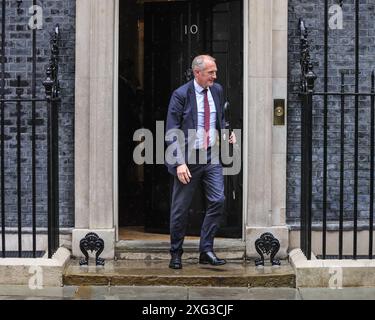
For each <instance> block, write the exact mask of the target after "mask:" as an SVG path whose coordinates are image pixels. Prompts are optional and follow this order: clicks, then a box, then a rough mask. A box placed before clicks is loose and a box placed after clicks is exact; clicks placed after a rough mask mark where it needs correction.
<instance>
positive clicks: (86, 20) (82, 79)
mask: <svg viewBox="0 0 375 320" xmlns="http://www.w3.org/2000/svg"><path fill="white" fill-rule="evenodd" d="M116 14H117V12H116V0H106V1H102V0H80V1H77V15H76V16H77V21H76V24H77V30H76V35H77V48H76V61H77V63H76V64H77V66H76V102H75V106H76V115H75V230H74V231H73V255H74V256H82V254H81V251H80V249H79V242H80V240H81V239H82V238H83V237H85V235H86V234H87V233H89V232H95V233H97V234H98V235H99V236H100V237H101V238H102V239H103V240H104V241H105V250H104V252H103V253H102V255H101V257H102V258H105V259H113V258H114V245H115V220H114V211H115V205H114V180H113V178H114V131H113V130H114V125H113V119H114V110H115V99H114V88H115V82H114V74H116V72H115V47H116V36H115V35H116V32H115V30H116V23H115V21H117V19H115V15H116Z"/></svg>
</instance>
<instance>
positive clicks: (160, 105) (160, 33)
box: [144, 0, 243, 237]
mask: <svg viewBox="0 0 375 320" xmlns="http://www.w3.org/2000/svg"><path fill="white" fill-rule="evenodd" d="M144 9H145V11H144V21H145V110H144V119H145V126H146V128H147V129H150V130H151V131H152V132H153V133H154V136H155V132H156V129H155V123H156V121H165V120H166V116H167V110H168V104H169V99H170V96H171V93H172V92H173V91H174V90H175V89H176V88H178V87H179V86H181V85H182V84H184V83H185V82H186V81H187V80H188V75H189V69H190V65H191V62H192V59H193V58H194V57H195V56H197V55H199V54H210V55H213V56H214V57H215V58H216V59H217V64H218V68H219V74H218V82H219V83H220V84H222V85H223V87H224V90H225V96H226V98H227V100H228V101H229V102H230V104H231V113H230V116H231V122H232V127H233V128H236V129H242V121H243V106H242V97H243V85H242V83H243V71H242V65H243V63H242V62H243V52H242V50H243V36H242V35H243V33H242V32H243V23H242V21H243V18H242V1H240V0H234V1H176V2H165V3H160V2H158V3H145V8H144ZM171 181H172V179H171V177H170V175H169V174H168V172H167V169H166V167H165V166H163V165H152V166H151V165H149V166H146V168H145V209H146V212H145V222H146V231H149V232H157V233H168V232H169V213H170V194H171V188H172V184H171ZM225 183H226V199H227V202H226V212H225V216H224V219H223V223H222V228H221V231H220V234H219V236H224V237H241V236H242V174H240V175H238V176H237V177H229V178H228V177H227V178H226V180H225ZM204 212H205V201H204V195H203V191H202V189H201V188H199V189H198V190H197V192H196V195H195V199H194V200H193V204H192V206H191V208H190V210H189V214H190V217H189V229H188V234H189V235H199V234H200V226H201V223H202V221H203V218H204Z"/></svg>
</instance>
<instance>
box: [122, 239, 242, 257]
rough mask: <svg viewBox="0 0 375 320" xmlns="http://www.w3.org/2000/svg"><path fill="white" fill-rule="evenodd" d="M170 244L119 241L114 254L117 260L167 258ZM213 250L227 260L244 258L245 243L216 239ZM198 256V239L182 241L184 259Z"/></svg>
mask: <svg viewBox="0 0 375 320" xmlns="http://www.w3.org/2000/svg"><path fill="white" fill-rule="evenodd" d="M169 248H170V244H169V242H166V241H119V242H118V243H117V244H116V248H115V255H116V258H117V259H119V260H169V259H170V254H169ZM215 252H216V253H217V254H218V255H219V256H220V258H223V259H227V260H244V258H245V252H246V244H245V242H244V241H242V240H237V239H217V240H216V241H215ZM198 257H199V240H188V241H185V243H184V255H183V259H184V260H192V259H193V260H194V259H198Z"/></svg>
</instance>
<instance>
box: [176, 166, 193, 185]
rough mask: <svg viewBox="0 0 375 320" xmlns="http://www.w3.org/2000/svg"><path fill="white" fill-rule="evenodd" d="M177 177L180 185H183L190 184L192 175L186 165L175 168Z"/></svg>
mask: <svg viewBox="0 0 375 320" xmlns="http://www.w3.org/2000/svg"><path fill="white" fill-rule="evenodd" d="M177 177H178V180H180V181H181V183H183V184H188V183H190V179H191V178H192V175H191V173H190V170H189V168H188V166H187V165H186V164H183V165H181V166H179V167H177Z"/></svg>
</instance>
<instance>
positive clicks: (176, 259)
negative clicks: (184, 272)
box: [169, 253, 182, 270]
mask: <svg viewBox="0 0 375 320" xmlns="http://www.w3.org/2000/svg"><path fill="white" fill-rule="evenodd" d="M181 256H182V255H181V254H180V253H172V258H171V262H170V263H169V268H171V269H174V270H179V269H182V260H181Z"/></svg>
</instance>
